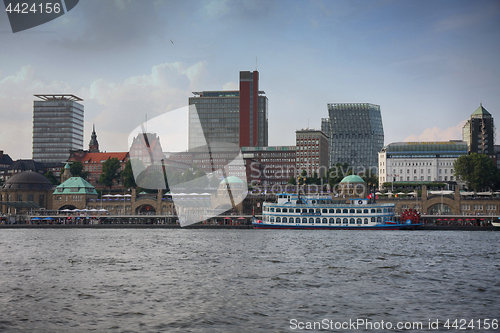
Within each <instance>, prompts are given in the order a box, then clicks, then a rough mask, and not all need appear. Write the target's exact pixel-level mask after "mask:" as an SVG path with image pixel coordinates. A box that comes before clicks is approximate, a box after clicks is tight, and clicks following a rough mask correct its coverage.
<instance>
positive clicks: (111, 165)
mask: <svg viewBox="0 0 500 333" xmlns="http://www.w3.org/2000/svg"><path fill="white" fill-rule="evenodd" d="M120 167H121V164H120V160H119V159H117V158H116V157H113V158H108V160H107V161H106V162H104V163H103V164H102V173H101V176H100V177H99V183H100V184H104V185H106V187H109V189H111V187H113V184H114V181H115V180H118V179H120V174H121V172H120V171H118V170H119V169H120Z"/></svg>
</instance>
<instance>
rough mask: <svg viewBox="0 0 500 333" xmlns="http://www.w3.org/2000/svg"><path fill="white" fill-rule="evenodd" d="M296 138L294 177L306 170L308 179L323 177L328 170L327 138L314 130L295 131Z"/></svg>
mask: <svg viewBox="0 0 500 333" xmlns="http://www.w3.org/2000/svg"><path fill="white" fill-rule="evenodd" d="M295 138H296V145H297V149H296V161H295V168H296V175H299V174H300V173H301V172H302V170H306V172H307V175H308V176H309V177H311V176H313V175H314V172H316V173H317V174H318V176H320V177H323V176H324V175H325V174H326V172H328V169H329V163H328V157H329V149H328V147H329V145H328V136H327V135H326V134H325V133H324V132H323V131H319V130H315V129H307V128H306V129H302V130H298V131H295Z"/></svg>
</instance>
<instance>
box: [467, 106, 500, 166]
mask: <svg viewBox="0 0 500 333" xmlns="http://www.w3.org/2000/svg"><path fill="white" fill-rule="evenodd" d="M462 139H463V140H464V141H465V142H467V147H468V150H469V153H479V154H488V155H491V156H490V157H492V156H493V155H495V148H494V144H495V142H494V139H495V126H494V124H493V117H492V116H491V113H489V112H488V111H487V110H486V109H485V108H484V107H483V104H482V103H481V104H480V105H479V107H478V108H477V109H476V111H474V112H473V113H472V114H471V116H470V119H469V120H467V122H466V123H465V125H464V127H463V129H462ZM495 158H496V156H495Z"/></svg>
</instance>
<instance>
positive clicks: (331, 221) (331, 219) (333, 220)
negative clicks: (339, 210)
mask: <svg viewBox="0 0 500 333" xmlns="http://www.w3.org/2000/svg"><path fill="white" fill-rule="evenodd" d="M337 220H338V221H339V223H340V219H337ZM329 222H330V223H331V224H333V223H335V219H334V218H333V217H331V218H330V220H329Z"/></svg>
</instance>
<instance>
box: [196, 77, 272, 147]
mask: <svg viewBox="0 0 500 333" xmlns="http://www.w3.org/2000/svg"><path fill="white" fill-rule="evenodd" d="M193 94H194V95H195V97H191V98H189V105H195V106H196V111H195V110H194V109H190V111H189V112H190V115H189V139H188V147H189V149H190V150H192V149H194V148H196V147H202V146H205V145H206V143H207V142H227V143H232V144H234V145H237V146H239V147H265V146H267V142H268V133H267V104H268V100H267V97H266V96H264V94H265V92H263V91H260V90H259V72H257V71H254V72H248V71H246V72H240V89H239V90H234V91H202V92H193ZM195 113H197V114H195ZM200 126H201V128H200ZM200 129H202V130H203V134H202V132H201V131H200Z"/></svg>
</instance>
